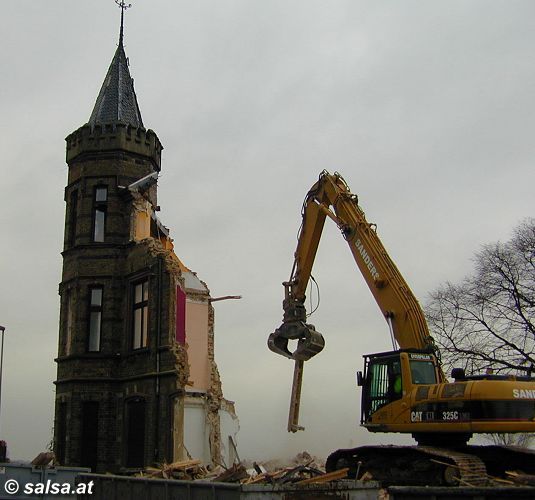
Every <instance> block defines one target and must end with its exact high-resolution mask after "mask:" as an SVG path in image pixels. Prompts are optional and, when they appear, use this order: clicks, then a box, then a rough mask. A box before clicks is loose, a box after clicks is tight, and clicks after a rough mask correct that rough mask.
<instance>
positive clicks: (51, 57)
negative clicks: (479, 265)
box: [0, 0, 535, 458]
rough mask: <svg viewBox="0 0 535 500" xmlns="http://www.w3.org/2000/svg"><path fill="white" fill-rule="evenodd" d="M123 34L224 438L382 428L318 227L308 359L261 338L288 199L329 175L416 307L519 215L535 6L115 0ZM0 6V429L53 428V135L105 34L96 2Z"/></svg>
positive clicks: (96, 64)
mask: <svg viewBox="0 0 535 500" xmlns="http://www.w3.org/2000/svg"><path fill="white" fill-rule="evenodd" d="M132 3H133V4H134V6H133V8H132V9H130V10H129V11H128V12H127V14H126V27H125V48H126V53H127V55H128V57H129V58H130V69H131V73H132V76H133V77H134V79H135V86H136V92H137V96H138V101H139V105H140V108H141V113H142V116H143V121H144V123H145V125H146V126H147V127H148V128H152V129H153V130H155V131H156V133H157V134H158V136H159V138H160V140H161V141H162V143H163V145H164V148H165V149H164V152H163V157H162V161H163V166H162V175H161V178H160V181H159V204H160V205H161V207H162V212H161V213H160V216H161V220H162V222H163V223H164V224H165V225H166V226H168V227H169V228H170V230H171V235H172V236H173V238H174V240H175V249H176V253H177V254H178V255H179V257H180V258H181V259H182V260H183V261H184V263H185V264H186V265H187V266H189V267H190V268H191V269H192V270H194V271H196V272H197V273H198V275H199V277H200V278H201V279H203V280H204V281H206V283H207V284H208V286H209V288H210V289H211V292H212V295H213V296H219V295H226V294H241V295H243V299H242V300H241V301H232V302H230V301H229V302H221V303H217V304H216V337H217V339H216V356H217V361H218V364H219V369H220V372H221V375H222V379H223V387H224V391H225V395H226V396H227V398H229V399H232V400H235V401H236V407H237V411H238V414H239V416H240V421H241V433H240V436H239V446H240V450H241V455H242V456H244V457H250V458H262V457H265V456H283V455H287V454H290V453H294V452H297V451H300V450H302V449H307V450H309V451H310V452H313V453H317V454H326V453H327V452H328V451H330V450H333V449H336V448H340V447H347V446H352V445H353V446H355V445H357V444H362V443H369V442H381V443H389V442H394V441H397V442H399V439H400V438H399V437H397V438H396V437H392V436H389V435H371V434H368V433H367V432H366V431H364V430H362V429H360V428H359V427H358V421H359V415H360V413H359V412H360V402H359V398H360V392H359V390H357V388H356V387H355V371H356V370H357V369H361V368H362V358H361V356H362V355H363V354H365V353H368V352H374V351H382V350H387V349H388V348H389V335H388V331H387V327H386V323H385V322H384V320H383V319H382V317H381V315H380V312H379V310H378V308H377V306H376V305H375V303H374V302H373V300H372V297H371V294H370V293H369V291H368V289H367V288H366V286H365V284H364V281H363V279H362V278H361V276H360V275H359V273H358V272H357V268H356V265H355V264H354V263H353V261H352V257H351V255H350V253H349V251H348V250H347V247H346V245H345V243H344V241H343V239H342V237H341V236H340V235H339V233H338V230H337V229H336V228H335V227H333V225H331V226H327V227H326V229H325V233H324V239H323V240H322V243H321V245H320V250H319V253H318V257H317V261H316V266H315V269H314V275H315V277H316V280H317V281H318V282H319V285H320V288H321V305H320V309H319V311H318V312H317V313H316V314H315V315H314V316H313V318H312V319H311V322H312V323H314V324H315V325H316V327H317V329H318V330H319V331H321V332H322V333H323V334H324V336H325V337H326V342H327V345H326V348H325V350H324V351H323V353H321V354H320V355H318V356H317V357H316V358H314V359H313V360H311V361H310V362H309V363H307V364H306V366H305V380H304V388H303V400H302V407H301V412H302V418H301V423H302V424H304V425H305V427H306V428H307V430H306V431H305V432H304V433H300V434H299V435H288V434H287V433H286V430H285V429H286V419H287V411H288V399H289V392H290V383H291V376H292V370H293V366H292V363H291V362H290V361H289V360H287V359H284V358H282V357H279V356H276V355H275V354H272V353H271V352H270V351H268V349H267V347H266V340H267V336H268V334H269V333H270V332H272V331H273V329H274V328H275V327H277V326H278V325H279V324H280V322H281V318H282V308H281V302H282V297H283V290H282V286H281V282H282V281H284V280H286V279H287V278H288V277H289V273H290V269H291V265H292V256H293V251H294V249H295V244H296V240H295V237H296V232H297V229H298V226H299V222H300V207H301V203H302V200H303V197H304V195H305V194H306V192H307V191H308V189H309V187H310V186H311V185H312V184H313V183H314V182H315V180H316V178H317V176H318V174H319V173H320V172H321V171H322V170H323V169H328V170H330V171H334V170H338V171H340V172H341V173H342V175H343V176H344V177H345V178H346V180H347V182H348V184H349V186H350V187H351V189H352V191H353V192H354V193H356V194H358V196H359V199H360V203H361V206H362V207H363V209H364V210H365V211H366V213H367V216H368V219H369V220H370V221H371V222H375V223H377V225H378V231H379V235H380V236H381V238H382V240H383V243H384V244H385V246H386V247H387V249H388V251H389V252H390V254H391V256H392V258H393V259H394V261H395V262H396V263H397V265H398V267H399V268H400V270H401V272H402V273H403V275H404V276H405V278H406V280H407V281H408V283H409V284H410V285H411V287H412V288H413V290H414V292H415V294H416V295H417V296H418V297H419V299H420V301H421V302H425V300H426V297H427V294H428V293H429V292H430V291H431V290H432V289H433V288H436V287H437V286H438V285H439V284H440V283H442V282H443V281H445V280H451V281H457V280H459V279H461V278H462V276H463V275H464V274H466V273H467V272H468V271H469V270H470V266H471V261H470V258H471V256H472V255H473V253H474V252H475V251H477V250H478V248H479V247H480V245H482V244H484V243H487V242H491V241H495V240H506V239H508V238H509V236H510V233H511V230H512V228H513V227H514V226H515V225H516V224H517V223H518V222H519V221H520V220H521V219H522V218H524V217H527V216H533V215H534V204H535V203H534V198H533V194H532V193H533V186H534V181H535V176H534V170H533V167H532V163H533V159H534V158H535V141H534V140H533V132H534V124H535V123H534V122H535V65H534V58H533V54H534V48H535V47H534V44H535V30H534V29H533V19H534V18H535V3H534V2H532V1H530V0H526V1H521V0H518V1H517V0H504V1H493V0H482V1H469V0H462V1H460V0H443V1H425V2H424V1H397V2H396V1H388V2H387V1H377V0H373V1H372V0H367V1H365V0H362V1H359V0H330V1H327V0H324V1H318V0H270V1H268V0H263V1H260V0H211V1H208V0H190V1H183V0H150V1H149V0H133V1H132ZM1 8H2V15H1V16H0V37H1V42H2V43H1V48H0V65H1V68H2V71H1V74H0V102H1V115H0V124H1V135H0V144H1V155H2V160H1V182H0V201H1V207H2V208H1V210H0V228H1V233H0V234H1V235H2V236H1V241H0V242H1V244H0V279H1V286H0V324H2V325H5V326H6V328H7V330H6V342H5V363H4V380H3V392H2V413H1V420H0V437H1V438H2V439H6V440H7V441H8V445H9V447H10V454H11V457H12V458H33V456H35V455H36V454H37V453H38V452H39V451H42V450H43V449H44V447H45V446H46V444H47V442H48V441H49V440H50V438H51V434H52V433H51V428H52V418H53V399H54V386H53V384H52V381H53V380H54V379H55V364H54V362H53V359H54V357H55V355H56V352H57V336H58V316H59V300H58V294H57V288H58V286H57V285H58V283H59V281H60V280H61V256H60V251H61V249H62V244H63V223H64V201H63V189H64V186H65V184H66V180H67V169H66V165H65V143H64V138H65V137H66V136H67V135H68V134H69V133H70V132H72V131H74V130H75V129H76V128H78V127H79V126H81V125H83V124H84V123H85V122H86V121H87V120H88V118H89V115H90V113H91V110H92V107H93V104H94V102H95V99H96V97H97V94H98V91H99V89H100V86H101V84H102V81H103V79H104V76H105V74H106V70H107V68H108V65H109V63H110V61H111V58H112V56H113V53H114V51H115V48H116V44H117V39H118V28H119V9H118V8H117V7H116V6H115V4H114V2H113V1H112V0H91V1H73V0H49V1H47V2H43V1H37V0H3V1H2V5H1Z"/></svg>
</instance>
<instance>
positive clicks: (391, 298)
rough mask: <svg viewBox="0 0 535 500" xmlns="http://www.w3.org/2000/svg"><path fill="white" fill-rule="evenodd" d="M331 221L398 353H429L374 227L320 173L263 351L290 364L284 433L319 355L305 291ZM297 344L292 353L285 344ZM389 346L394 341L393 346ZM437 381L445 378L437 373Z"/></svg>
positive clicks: (339, 183) (352, 199)
mask: <svg viewBox="0 0 535 500" xmlns="http://www.w3.org/2000/svg"><path fill="white" fill-rule="evenodd" d="M327 217H328V218H330V219H331V220H333V221H334V222H335V223H336V225H337V226H338V228H339V229H340V231H341V233H342V235H343V237H344V239H345V240H346V241H347V243H348V245H349V249H350V250H351V253H352V254H353V257H354V259H355V262H356V263H357V266H358V268H359V270H360V272H361V273H362V275H363V277H364V279H365V281H366V283H367V285H368V287H369V289H370V291H371V292H372V294H373V296H374V298H375V300H376V302H377V305H378V306H379V308H380V310H381V312H382V314H383V316H384V318H385V320H386V321H387V323H388V325H389V328H390V333H391V335H392V339H393V341H394V340H395V342H397V344H398V345H399V347H400V348H402V349H418V350H420V351H429V352H435V351H436V348H435V345H434V342H433V339H432V338H431V336H430V334H429V330H428V328H427V323H426V321H425V317H424V314H423V311H422V309H421V307H420V305H419V303H418V301H417V300H416V297H415V296H414V295H413V293H412V291H411V290H410V288H409V286H408V285H407V283H406V282H405V280H404V279H403V277H402V275H401V273H400V272H399V270H398V269H397V267H396V265H395V264H394V262H393V261H392V259H391V258H390V257H389V255H388V253H387V252H386V250H385V248H384V247H383V244H382V243H381V241H380V239H379V237H378V236H377V233H376V230H375V225H374V224H370V223H369V222H368V221H367V220H366V217H365V214H364V211H363V210H362V209H361V208H360V206H359V204H358V199H357V196H356V195H354V194H352V193H351V191H350V190H349V187H348V186H347V184H346V182H345V181H344V179H343V178H342V176H341V175H340V174H338V173H334V174H330V173H329V172H327V171H323V172H322V173H321V174H320V177H319V179H318V181H317V182H316V183H315V184H314V186H312V188H311V189H310V191H309V192H308V193H307V195H306V197H305V201H304V202H303V209H302V224H301V229H300V231H299V236H298V243H297V248H296V251H295V258H294V263H293V267H292V272H291V275H290V279H289V281H287V282H284V283H283V286H284V290H285V293H284V301H283V310H284V316H283V322H282V324H281V326H279V328H277V329H276V330H275V331H274V332H273V333H272V334H271V335H270V336H269V339H268V346H269V348H270V349H271V350H272V351H273V352H275V353H277V354H280V355H282V356H286V357H287V358H290V359H293V360H295V368H294V378H293V386H292V395H291V400H290V415H289V419H288V431H291V432H296V431H298V430H302V429H303V427H301V426H299V425H298V419H299V405H300V394H301V385H302V379H303V368H304V362H305V361H307V360H309V359H310V358H312V357H313V356H315V355H316V354H318V353H319V352H321V350H322V349H323V347H324V345H325V340H324V338H323V336H322V335H321V333H319V332H318V331H316V329H315V327H314V325H311V324H309V323H307V313H306V308H305V298H306V295H305V293H306V288H307V285H308V282H309V280H310V277H311V273H312V266H313V264H314V259H315V257H316V252H317V250H318V246H319V242H320V239H321V235H322V232H323V227H324V225H325V220H326V218H327ZM290 341H297V346H296V348H295V350H294V351H293V352H292V351H290V349H289V342H290ZM393 343H394V342H393ZM440 378H441V379H442V380H445V377H444V375H443V374H442V373H440Z"/></svg>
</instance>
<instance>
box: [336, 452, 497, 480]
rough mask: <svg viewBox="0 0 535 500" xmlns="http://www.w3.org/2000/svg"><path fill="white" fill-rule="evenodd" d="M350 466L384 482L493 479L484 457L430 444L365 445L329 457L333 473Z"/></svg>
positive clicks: (352, 474)
mask: <svg viewBox="0 0 535 500" xmlns="http://www.w3.org/2000/svg"><path fill="white" fill-rule="evenodd" d="M343 467H349V469H350V477H352V478H357V479H360V478H361V477H362V476H363V475H364V474H365V473H368V474H369V475H371V477H372V478H373V479H375V480H377V481H380V482H381V483H383V484H384V485H415V486H424V485H425V486H487V485H489V483H490V482H489V478H488V475H487V468H486V466H485V462H484V460H482V459H481V458H480V456H478V454H474V453H471V447H464V448H462V449H447V448H435V447H430V446H362V447H360V448H355V449H351V450H337V451H335V452H334V453H332V454H331V455H330V456H329V458H328V459H327V464H326V469H327V472H331V471H334V470H337V469H340V468H343Z"/></svg>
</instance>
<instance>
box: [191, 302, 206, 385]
mask: <svg viewBox="0 0 535 500" xmlns="http://www.w3.org/2000/svg"><path fill="white" fill-rule="evenodd" d="M186 343H187V351H188V362H189V367H190V370H189V372H190V376H189V383H188V386H187V390H188V391H202V392H205V393H206V392H207V391H208V389H209V387H210V360H209V357H208V302H197V301H193V300H191V299H188V300H187V301H186Z"/></svg>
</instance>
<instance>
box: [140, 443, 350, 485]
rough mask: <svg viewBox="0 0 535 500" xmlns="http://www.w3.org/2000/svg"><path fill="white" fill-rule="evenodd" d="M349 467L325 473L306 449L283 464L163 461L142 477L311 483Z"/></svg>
mask: <svg viewBox="0 0 535 500" xmlns="http://www.w3.org/2000/svg"><path fill="white" fill-rule="evenodd" d="M348 470H349V469H341V470H338V471H335V472H331V473H328V474H326V473H325V466H324V464H323V462H322V460H320V459H319V458H317V457H313V456H311V455H310V454H309V453H307V452H306V451H304V452H302V453H299V454H297V455H296V456H295V457H294V458H293V459H291V460H290V463H289V465H286V466H284V465H281V462H280V461H270V462H265V463H257V462H253V463H252V465H251V467H248V466H246V465H245V464H243V463H237V464H234V465H232V467H229V468H224V467H222V466H217V467H215V468H213V469H211V470H209V469H208V468H207V467H204V466H203V465H202V463H201V461H200V460H184V461H181V462H174V463H172V464H165V463H164V464H161V465H160V466H159V467H147V468H146V469H145V470H144V471H143V472H142V473H141V476H142V477H148V478H162V479H181V480H190V481H191V480H203V481H215V482H222V483H240V484H278V485H280V484H299V485H301V484H311V483H326V482H329V481H336V480H339V479H344V478H346V477H347V473H348Z"/></svg>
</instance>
